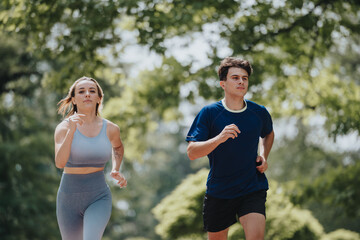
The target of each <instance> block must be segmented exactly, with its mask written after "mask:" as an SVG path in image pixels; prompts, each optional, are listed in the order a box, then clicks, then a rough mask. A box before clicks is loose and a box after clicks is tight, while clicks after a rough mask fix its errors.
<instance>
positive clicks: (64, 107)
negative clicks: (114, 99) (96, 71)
mask: <svg viewBox="0 0 360 240" xmlns="http://www.w3.org/2000/svg"><path fill="white" fill-rule="evenodd" d="M85 80H88V81H92V82H94V83H95V85H96V87H97V90H98V94H99V98H100V103H96V112H95V114H96V116H99V115H100V110H101V106H102V101H103V96H104V93H103V90H102V88H101V87H100V85H99V83H98V82H97V81H96V80H95V79H93V78H90V77H85V76H84V77H81V78H79V79H78V80H76V81H75V82H74V83H73V85H71V87H70V89H69V92H68V94H67V96H66V97H65V98H63V99H61V100H60V101H59V102H58V105H60V106H59V108H58V113H59V114H61V115H62V116H63V117H64V116H65V114H66V116H65V118H67V117H70V116H71V115H73V114H74V113H75V112H77V106H76V104H75V105H74V104H73V102H72V101H71V100H72V98H73V97H75V88H76V85H77V84H78V83H79V82H81V81H85Z"/></svg>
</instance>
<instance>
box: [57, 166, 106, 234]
mask: <svg viewBox="0 0 360 240" xmlns="http://www.w3.org/2000/svg"><path fill="white" fill-rule="evenodd" d="M111 207H112V199H111V192H110V189H109V186H108V185H107V184H106V182H105V176H104V172H102V171H100V172H95V173H90V174H66V173H64V174H63V175H62V177H61V182H60V187H59V191H58V194H57V201H56V216H57V220H58V224H59V228H60V233H61V237H62V239H63V240H99V239H101V237H102V235H103V233H104V230H105V227H106V225H107V223H108V221H109V219H110V215H111Z"/></svg>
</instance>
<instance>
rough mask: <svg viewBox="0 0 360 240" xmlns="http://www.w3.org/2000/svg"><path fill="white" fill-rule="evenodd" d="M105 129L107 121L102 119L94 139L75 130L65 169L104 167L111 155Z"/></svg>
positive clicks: (110, 147)
mask: <svg viewBox="0 0 360 240" xmlns="http://www.w3.org/2000/svg"><path fill="white" fill-rule="evenodd" d="M106 127H107V121H106V120H105V119H103V126H102V128H101V130H100V133H99V134H98V135H97V136H96V137H87V136H85V135H83V134H82V133H81V132H80V131H79V130H78V129H76V131H75V133H74V138H73V141H72V144H71V150H70V156H69V160H68V161H67V163H66V167H105V164H106V163H107V161H109V159H111V153H112V146H111V143H110V140H109V138H108V137H107V135H106Z"/></svg>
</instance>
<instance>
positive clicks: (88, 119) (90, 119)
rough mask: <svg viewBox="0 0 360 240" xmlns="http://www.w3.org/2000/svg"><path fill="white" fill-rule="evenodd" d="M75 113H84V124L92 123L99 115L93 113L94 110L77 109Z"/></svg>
mask: <svg viewBox="0 0 360 240" xmlns="http://www.w3.org/2000/svg"><path fill="white" fill-rule="evenodd" d="M77 113H78V114H84V115H85V116H84V117H82V119H83V120H84V123H85V124H92V123H94V122H97V121H98V120H99V117H98V116H96V115H95V111H89V112H87V111H78V112H77Z"/></svg>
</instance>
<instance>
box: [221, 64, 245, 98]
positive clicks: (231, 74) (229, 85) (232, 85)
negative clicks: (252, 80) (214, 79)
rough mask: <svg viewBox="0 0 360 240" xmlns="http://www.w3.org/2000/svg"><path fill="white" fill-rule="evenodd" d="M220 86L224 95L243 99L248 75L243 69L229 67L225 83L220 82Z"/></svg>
mask: <svg viewBox="0 0 360 240" xmlns="http://www.w3.org/2000/svg"><path fill="white" fill-rule="evenodd" d="M220 86H221V87H222V88H223V89H224V91H225V94H226V95H232V96H234V97H244V96H245V94H246V93H247V91H248V86H249V75H248V73H247V72H246V70H245V69H243V68H237V67H231V68H229V71H228V74H227V76H226V81H220Z"/></svg>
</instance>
